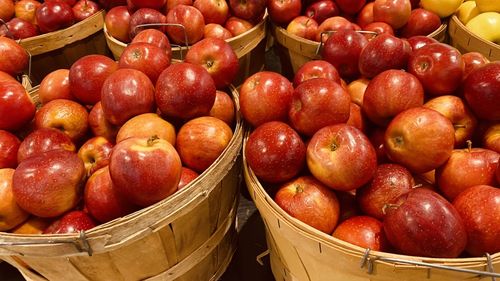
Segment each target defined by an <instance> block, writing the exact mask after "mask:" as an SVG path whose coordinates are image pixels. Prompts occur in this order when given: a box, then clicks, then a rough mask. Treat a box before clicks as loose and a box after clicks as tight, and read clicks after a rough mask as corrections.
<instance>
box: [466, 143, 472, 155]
mask: <svg viewBox="0 0 500 281" xmlns="http://www.w3.org/2000/svg"><path fill="white" fill-rule="evenodd" d="M466 143H467V150H468V151H469V152H471V151H472V141H471V140H467V141H466Z"/></svg>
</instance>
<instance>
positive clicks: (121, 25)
mask: <svg viewBox="0 0 500 281" xmlns="http://www.w3.org/2000/svg"><path fill="white" fill-rule="evenodd" d="M104 24H105V25H106V30H107V31H108V33H109V35H111V36H112V37H114V38H116V39H118V40H120V41H121V42H123V43H128V42H130V37H129V35H128V31H129V29H130V13H129V12H128V9H127V7H126V6H116V7H114V8H112V9H111V10H109V11H108V12H107V13H106V17H105V18H104Z"/></svg>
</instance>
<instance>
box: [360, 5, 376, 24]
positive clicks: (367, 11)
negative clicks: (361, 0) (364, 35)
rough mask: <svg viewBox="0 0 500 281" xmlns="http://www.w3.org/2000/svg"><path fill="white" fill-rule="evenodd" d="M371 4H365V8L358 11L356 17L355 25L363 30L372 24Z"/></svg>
mask: <svg viewBox="0 0 500 281" xmlns="http://www.w3.org/2000/svg"><path fill="white" fill-rule="evenodd" d="M373 4H374V3H373V2H370V3H366V5H365V6H363V8H362V9H361V11H359V13H358V15H357V17H356V23H357V24H358V25H359V26H360V27H361V28H364V27H365V26H366V25H367V24H369V23H372V22H373Z"/></svg>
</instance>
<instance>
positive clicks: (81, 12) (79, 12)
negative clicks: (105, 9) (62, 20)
mask: <svg viewBox="0 0 500 281" xmlns="http://www.w3.org/2000/svg"><path fill="white" fill-rule="evenodd" d="M72 9H73V14H74V15H75V20H76V21H82V20H84V19H86V18H88V17H90V16H91V15H93V14H95V13H97V12H99V10H100V9H101V8H100V7H99V4H97V3H96V2H94V1H91V0H78V2H76V3H75V5H74V6H73V7H72Z"/></svg>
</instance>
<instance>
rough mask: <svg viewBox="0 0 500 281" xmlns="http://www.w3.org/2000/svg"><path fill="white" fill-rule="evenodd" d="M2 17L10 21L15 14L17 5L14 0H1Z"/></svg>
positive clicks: (0, 16) (0, 14) (0, 15)
mask: <svg viewBox="0 0 500 281" xmlns="http://www.w3.org/2000/svg"><path fill="white" fill-rule="evenodd" d="M0 7H2V9H1V11H0V19H1V20H3V21H5V22H6V21H8V20H10V19H11V18H12V17H13V16H14V12H15V5H14V1H13V0H0Z"/></svg>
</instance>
